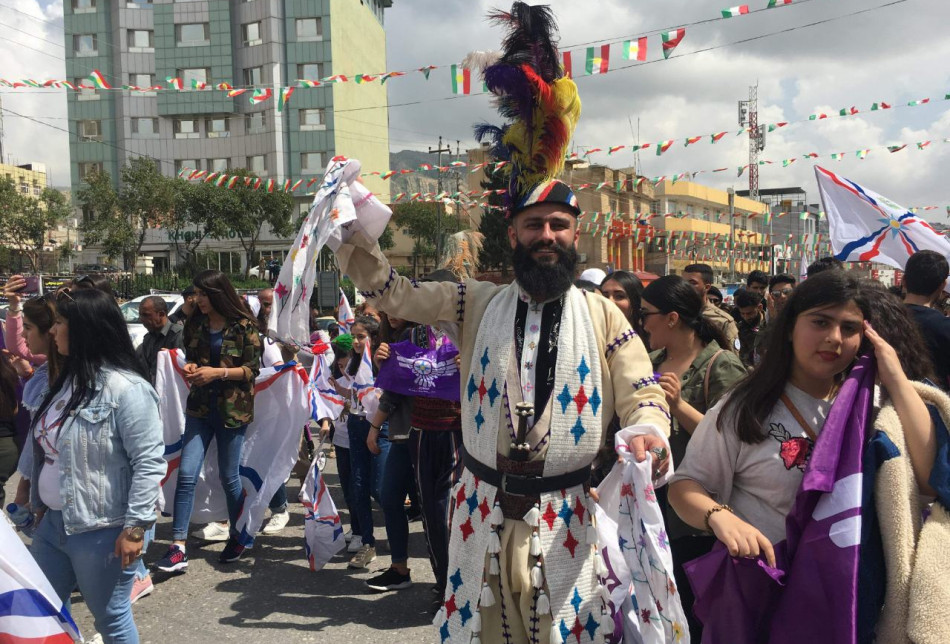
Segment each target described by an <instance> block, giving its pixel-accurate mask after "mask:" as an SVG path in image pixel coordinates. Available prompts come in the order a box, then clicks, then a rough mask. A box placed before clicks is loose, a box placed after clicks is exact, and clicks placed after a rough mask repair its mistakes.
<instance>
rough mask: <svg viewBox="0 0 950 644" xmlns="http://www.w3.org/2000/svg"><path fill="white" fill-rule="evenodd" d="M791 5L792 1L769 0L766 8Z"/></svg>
mask: <svg viewBox="0 0 950 644" xmlns="http://www.w3.org/2000/svg"><path fill="white" fill-rule="evenodd" d="M786 4H792V0H769V6H768V8H769V9H771V8H772V7H781V6H782V5H786Z"/></svg>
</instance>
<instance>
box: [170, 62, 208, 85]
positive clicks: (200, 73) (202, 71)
mask: <svg viewBox="0 0 950 644" xmlns="http://www.w3.org/2000/svg"><path fill="white" fill-rule="evenodd" d="M210 77H211V70H210V69H208V68H207V67H195V68H191V69H179V70H178V78H180V79H181V82H182V87H184V88H185V89H190V88H191V86H192V82H193V81H198V82H199V83H208V82H209V81H208V79H209V78H210Z"/></svg>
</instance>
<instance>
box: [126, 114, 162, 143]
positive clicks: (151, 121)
mask: <svg viewBox="0 0 950 644" xmlns="http://www.w3.org/2000/svg"><path fill="white" fill-rule="evenodd" d="M132 136H133V137H134V138H136V139H154V138H157V137H158V119H157V118H149V117H144V118H143V117H140V118H133V119H132Z"/></svg>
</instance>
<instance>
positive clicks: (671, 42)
mask: <svg viewBox="0 0 950 644" xmlns="http://www.w3.org/2000/svg"><path fill="white" fill-rule="evenodd" d="M684 36H686V29H682V28H681V29H674V30H673V31H664V32H663V33H661V34H660V37H661V38H662V39H663V58H669V57H670V54H672V53H673V50H674V49H676V46H677V45H678V44H680V42H682V40H683V37H684Z"/></svg>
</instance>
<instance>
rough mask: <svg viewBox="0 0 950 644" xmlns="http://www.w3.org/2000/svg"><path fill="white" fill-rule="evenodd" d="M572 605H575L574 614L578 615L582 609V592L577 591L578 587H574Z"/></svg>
mask: <svg viewBox="0 0 950 644" xmlns="http://www.w3.org/2000/svg"><path fill="white" fill-rule="evenodd" d="M571 606H573V607H574V614H575V615H576V614H577V613H578V612H580V610H581V594H580V593H579V592H577V587H575V588H574V596H573V597H571Z"/></svg>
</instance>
